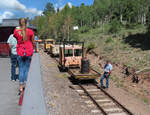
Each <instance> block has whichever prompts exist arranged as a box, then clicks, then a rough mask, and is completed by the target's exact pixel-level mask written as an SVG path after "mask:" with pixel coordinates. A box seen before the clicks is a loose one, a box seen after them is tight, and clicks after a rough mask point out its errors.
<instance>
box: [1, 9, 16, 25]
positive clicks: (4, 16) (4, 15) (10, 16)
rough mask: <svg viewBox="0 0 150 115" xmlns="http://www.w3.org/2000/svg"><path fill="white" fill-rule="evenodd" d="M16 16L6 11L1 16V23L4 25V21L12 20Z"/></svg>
mask: <svg viewBox="0 0 150 115" xmlns="http://www.w3.org/2000/svg"><path fill="white" fill-rule="evenodd" d="M13 16H14V14H13V13H12V12H9V11H5V12H4V13H3V14H0V23H2V19H9V18H12V17H13Z"/></svg>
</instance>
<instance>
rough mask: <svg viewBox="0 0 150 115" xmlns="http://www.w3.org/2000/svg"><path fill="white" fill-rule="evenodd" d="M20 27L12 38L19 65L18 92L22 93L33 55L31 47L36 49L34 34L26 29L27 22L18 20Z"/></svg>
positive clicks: (22, 19) (21, 19) (23, 19)
mask: <svg viewBox="0 0 150 115" xmlns="http://www.w3.org/2000/svg"><path fill="white" fill-rule="evenodd" d="M19 25H20V27H18V28H16V29H15V31H14V37H15V38H16V39H17V46H16V47H17V55H18V57H17V60H18V64H19V91H23V88H24V87H25V83H26V81H27V76H28V71H29V67H30V63H31V58H32V55H33V46H34V47H35V49H36V46H35V41H34V32H33V31H32V30H31V29H29V28H27V27H26V25H27V20H26V19H25V18H20V19H19Z"/></svg>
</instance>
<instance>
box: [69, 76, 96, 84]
mask: <svg viewBox="0 0 150 115" xmlns="http://www.w3.org/2000/svg"><path fill="white" fill-rule="evenodd" d="M68 79H69V80H70V82H71V83H72V84H73V85H78V84H84V85H88V84H93V83H96V84H97V82H96V80H94V79H91V80H78V79H75V78H74V77H68Z"/></svg>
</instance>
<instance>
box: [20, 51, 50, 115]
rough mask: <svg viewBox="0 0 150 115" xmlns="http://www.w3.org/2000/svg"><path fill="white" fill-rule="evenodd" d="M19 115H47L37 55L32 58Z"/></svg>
mask: <svg viewBox="0 0 150 115" xmlns="http://www.w3.org/2000/svg"><path fill="white" fill-rule="evenodd" d="M21 115H47V112H46V106H45V101H44V96H43V87H42V79H41V72H40V59H39V54H37V53H35V54H34V55H33V56H32V61H31V65H30V70H29V74H28V81H27V84H26V89H25V93H24V98H23V105H22V108H21Z"/></svg>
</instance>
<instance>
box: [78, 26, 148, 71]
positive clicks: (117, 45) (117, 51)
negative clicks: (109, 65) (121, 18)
mask: <svg viewBox="0 0 150 115" xmlns="http://www.w3.org/2000/svg"><path fill="white" fill-rule="evenodd" d="M108 31H109V25H107V24H106V25H104V27H103V28H102V27H99V28H97V29H92V30H89V31H88V32H86V33H81V34H79V38H80V40H81V41H85V42H86V45H85V46H86V47H91V45H92V47H95V49H94V51H95V52H96V53H98V54H99V55H100V56H103V57H105V58H106V59H110V60H111V61H112V62H114V63H121V64H124V65H127V66H129V67H134V68H136V69H137V70H138V69H142V68H144V67H149V66H150V61H149V59H150V57H149V54H150V50H149V49H143V47H140V46H144V44H142V43H141V42H140V41H139V42H137V41H138V39H141V40H142V38H140V37H143V36H144V35H145V33H146V28H145V27H144V26H142V25H138V26H136V27H134V28H132V29H126V28H123V27H121V28H120V30H119V31H118V32H117V33H116V34H109V33H108ZM136 39H137V41H136ZM134 40H135V43H136V45H137V46H138V45H139V47H135V46H133V44H134ZM143 40H144V39H143ZM131 42H132V44H131ZM141 44H142V45H141Z"/></svg>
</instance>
